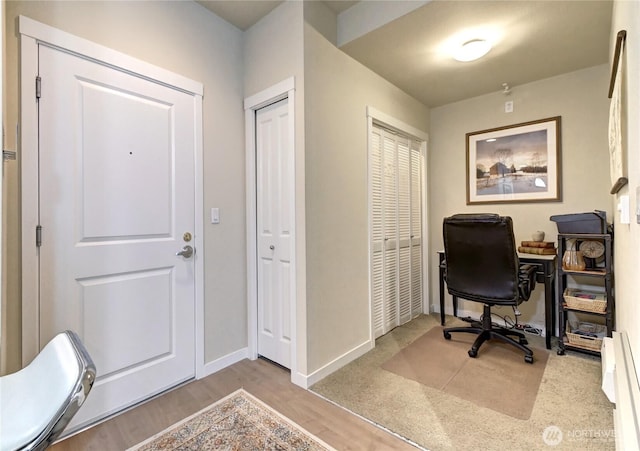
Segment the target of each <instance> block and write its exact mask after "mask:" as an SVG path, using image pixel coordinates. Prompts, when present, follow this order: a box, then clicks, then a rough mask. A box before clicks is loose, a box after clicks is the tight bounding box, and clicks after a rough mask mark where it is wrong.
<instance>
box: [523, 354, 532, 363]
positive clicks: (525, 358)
mask: <svg viewBox="0 0 640 451" xmlns="http://www.w3.org/2000/svg"><path fill="white" fill-rule="evenodd" d="M524 361H525V362H527V363H533V356H532V355H525V356H524Z"/></svg>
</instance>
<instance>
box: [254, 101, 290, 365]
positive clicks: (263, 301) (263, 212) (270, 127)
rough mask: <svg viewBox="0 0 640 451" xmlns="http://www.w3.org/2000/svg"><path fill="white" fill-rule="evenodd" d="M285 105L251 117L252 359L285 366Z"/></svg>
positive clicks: (287, 257) (287, 351)
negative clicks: (254, 330) (254, 312)
mask: <svg viewBox="0 0 640 451" xmlns="http://www.w3.org/2000/svg"><path fill="white" fill-rule="evenodd" d="M287 102H288V100H287V99H285V100H281V101H279V102H277V103H275V104H272V105H269V106H267V107H264V108H262V109H260V110H258V111H257V112H256V152H257V155H256V177H257V181H256V191H257V193H256V196H257V231H258V237H257V247H258V354H259V355H261V356H264V357H266V358H268V359H270V360H272V361H274V362H276V363H278V364H280V365H282V366H284V367H286V368H290V365H291V315H290V312H291V302H292V298H291V284H292V283H293V281H292V279H291V273H292V271H291V254H292V251H293V236H292V230H293V219H292V218H293V209H292V206H291V202H290V199H291V194H292V192H293V176H292V174H293V168H292V167H291V164H290V163H291V161H292V159H291V158H290V152H292V151H293V149H291V148H290V145H289V117H288V110H289V109H288V105H287Z"/></svg>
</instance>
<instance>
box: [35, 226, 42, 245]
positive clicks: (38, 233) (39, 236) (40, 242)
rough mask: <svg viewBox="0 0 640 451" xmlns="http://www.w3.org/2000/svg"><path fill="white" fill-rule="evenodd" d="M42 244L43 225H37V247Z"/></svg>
mask: <svg viewBox="0 0 640 451" xmlns="http://www.w3.org/2000/svg"><path fill="white" fill-rule="evenodd" d="M40 246H42V226H41V225H37V226H36V247H40Z"/></svg>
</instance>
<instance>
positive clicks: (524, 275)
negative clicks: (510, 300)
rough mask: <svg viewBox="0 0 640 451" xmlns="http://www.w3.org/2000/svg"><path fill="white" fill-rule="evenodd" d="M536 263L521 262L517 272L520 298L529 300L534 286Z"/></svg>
mask: <svg viewBox="0 0 640 451" xmlns="http://www.w3.org/2000/svg"><path fill="white" fill-rule="evenodd" d="M537 269H538V267H537V266H536V265H530V264H522V265H520V271H519V273H518V282H519V283H518V290H519V291H520V299H521V300H523V301H527V300H529V297H530V296H531V292H532V291H533V289H534V288H535V287H536V270H537Z"/></svg>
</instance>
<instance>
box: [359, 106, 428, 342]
mask: <svg viewBox="0 0 640 451" xmlns="http://www.w3.org/2000/svg"><path fill="white" fill-rule="evenodd" d="M375 123H378V124H382V125H383V126H385V127H387V128H389V129H392V130H398V132H400V133H402V134H404V135H408V136H410V137H412V138H414V139H417V140H419V141H421V144H420V155H421V156H422V163H423V164H422V168H421V176H422V183H421V187H420V190H421V192H420V208H421V212H422V218H421V220H422V230H421V233H422V241H421V244H420V246H421V250H422V293H421V298H422V313H425V314H429V308H430V307H429V305H430V304H429V302H428V297H427V296H426V294H427V293H430V290H429V278H428V275H429V260H428V255H429V254H428V252H429V235H428V232H429V228H428V225H429V222H428V219H429V218H428V216H427V212H428V210H427V203H428V199H427V186H428V180H427V163H428V159H427V147H428V143H429V135H428V134H427V133H425V132H423V131H422V130H419V129H417V128H415V127H413V126H411V125H409V124H407V123H405V122H403V121H401V120H400V119H396V118H395V117H393V116H390V115H388V114H386V113H383V112H382V111H379V110H377V109H375V108H373V107H372V106H367V161H368V163H367V165H368V167H367V215H368V220H367V222H368V225H369V226H368V230H367V233H368V235H367V240H368V242H369V243H371V229H372V224H371V216H372V215H371V204H372V193H371V174H372V172H373V170H372V167H371V165H372V161H371V149H372V146H373V140H372V138H371V136H372V133H373V127H374V124H375ZM372 261H373V249H372V247H371V244H369V260H368V262H369V271H368V272H369V342H370V345H371V348H372V349H373V348H374V347H375V342H376V339H375V330H374V321H373V274H372V271H371V270H372Z"/></svg>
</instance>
